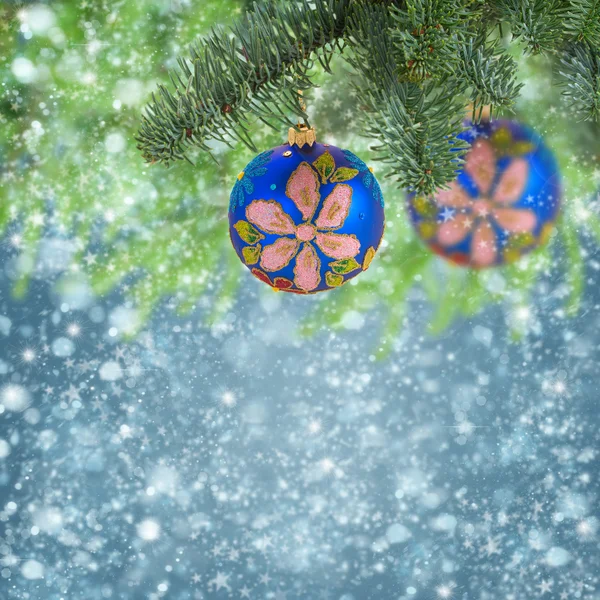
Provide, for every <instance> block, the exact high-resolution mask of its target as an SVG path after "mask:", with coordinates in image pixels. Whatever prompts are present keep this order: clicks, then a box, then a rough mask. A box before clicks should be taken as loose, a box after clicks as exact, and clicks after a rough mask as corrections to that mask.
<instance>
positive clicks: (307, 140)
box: [288, 90, 317, 148]
mask: <svg viewBox="0 0 600 600" xmlns="http://www.w3.org/2000/svg"><path fill="white" fill-rule="evenodd" d="M298 104H299V105H300V110H301V111H302V112H303V113H306V103H305V102H304V94H303V92H302V90H298ZM316 141H317V135H316V132H315V130H314V129H313V128H312V127H311V128H309V127H308V126H307V125H306V124H305V123H300V120H298V126H297V127H290V129H289V131H288V142H289V144H290V146H294V145H296V146H298V147H299V148H302V147H303V146H304V145H306V144H308V145H309V146H310V147H312V146H313V144H314V143H315V142H316Z"/></svg>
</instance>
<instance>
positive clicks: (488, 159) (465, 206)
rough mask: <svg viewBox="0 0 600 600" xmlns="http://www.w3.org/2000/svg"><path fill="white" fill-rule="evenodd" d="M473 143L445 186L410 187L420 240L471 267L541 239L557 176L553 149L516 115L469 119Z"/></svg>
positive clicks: (555, 198)
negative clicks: (432, 189)
mask: <svg viewBox="0 0 600 600" xmlns="http://www.w3.org/2000/svg"><path fill="white" fill-rule="evenodd" d="M467 126H468V127H469V129H467V130H466V131H465V132H463V133H461V134H460V135H459V137H460V138H461V139H464V140H466V141H468V142H469V143H471V149H470V150H469V151H468V153H467V155H466V162H465V164H464V166H463V167H462V170H461V171H460V172H459V173H458V176H457V178H456V179H455V180H454V181H453V182H452V184H451V186H450V189H449V190H444V191H441V192H438V193H437V194H436V195H435V197H433V198H426V197H424V196H418V195H414V194H413V195H411V196H409V200H408V210H409V215H410V218H411V220H412V222H413V224H414V226H415V228H416V230H417V232H418V234H419V236H420V237H421V238H422V239H423V240H424V241H425V243H426V244H427V245H428V246H429V247H430V248H431V249H432V250H433V251H434V252H436V253H437V254H440V255H441V256H443V257H444V258H447V259H448V260H450V261H452V262H455V263H458V264H461V265H469V266H471V267H475V268H483V267H492V266H499V265H503V264H507V263H512V262H514V261H516V260H518V259H519V258H520V257H521V256H523V255H524V254H526V253H528V252H531V251H532V250H534V249H535V248H537V247H538V246H540V245H542V244H544V243H545V242H546V241H547V240H548V238H549V236H550V234H551V232H552V228H553V226H554V221H555V220H556V217H557V216H558V212H559V208H560V200H561V184H560V175H559V172H558V165H557V163H556V160H555V158H554V155H553V154H552V152H550V150H549V149H548V148H547V146H545V145H544V143H543V142H542V140H541V138H540V136H539V135H537V134H536V133H535V132H534V131H532V130H531V129H530V128H529V127H526V126H525V125H522V124H521V123H518V122H516V121H507V120H497V121H493V122H489V121H484V122H481V123H480V124H478V125H473V124H472V123H468V124H467Z"/></svg>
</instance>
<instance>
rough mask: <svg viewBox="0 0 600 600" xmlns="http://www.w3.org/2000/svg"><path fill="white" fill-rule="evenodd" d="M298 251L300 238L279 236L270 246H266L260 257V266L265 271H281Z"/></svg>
mask: <svg viewBox="0 0 600 600" xmlns="http://www.w3.org/2000/svg"><path fill="white" fill-rule="evenodd" d="M296 252H298V240H296V239H293V238H285V237H283V238H279V239H278V240H277V241H276V242H274V243H273V244H271V245H270V246H266V247H265V249H264V250H263V253H262V256H261V257H260V266H261V267H262V268H263V269H264V270H265V271H279V269H283V267H285V266H286V265H287V264H289V262H290V260H292V258H294V256H295V255H296Z"/></svg>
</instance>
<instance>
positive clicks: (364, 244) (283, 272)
mask: <svg viewBox="0 0 600 600" xmlns="http://www.w3.org/2000/svg"><path fill="white" fill-rule="evenodd" d="M383 229H384V211H383V196H382V194H381V189H380V187H379V183H378V182H377V180H376V179H375V176H374V175H373V173H372V172H371V171H370V170H369V168H368V167H367V165H366V164H365V163H364V162H363V161H362V160H361V159H360V158H358V157H357V156H355V155H354V154H352V152H350V151H348V150H340V149H339V148H336V147H335V146H330V145H328V144H318V143H316V141H315V139H314V131H313V130H307V129H306V128H303V129H301V131H300V132H297V131H296V130H293V129H292V130H290V143H289V144H285V145H283V146H278V147H277V148H273V149H272V150H269V151H267V152H263V153H262V154H260V155H259V156H257V157H256V158H255V159H254V160H252V162H250V164H249V165H248V166H247V167H246V169H244V171H243V172H242V173H240V175H239V176H238V181H237V183H236V184H235V186H234V188H233V191H232V193H231V201H230V206H229V233H230V236H231V242H232V243H233V247H234V248H235V251H236V252H237V254H238V256H239V257H240V260H241V261H242V262H243V263H244V264H245V265H246V266H247V267H248V268H249V269H250V270H251V271H252V274H253V275H254V276H255V277H257V278H258V279H260V280H261V281H263V282H265V283H267V284H268V285H270V286H271V287H273V288H275V289H278V290H282V291H286V292H293V293H296V294H312V293H315V292H322V291H326V290H330V289H333V288H337V287H339V286H341V285H343V284H344V283H346V281H348V280H349V279H352V278H353V277H356V275H358V274H359V273H361V272H362V271H365V270H366V269H367V268H368V267H369V265H370V263H371V261H372V260H373V257H374V256H375V253H376V252H377V249H378V248H379V244H380V242H381V238H382V236H383Z"/></svg>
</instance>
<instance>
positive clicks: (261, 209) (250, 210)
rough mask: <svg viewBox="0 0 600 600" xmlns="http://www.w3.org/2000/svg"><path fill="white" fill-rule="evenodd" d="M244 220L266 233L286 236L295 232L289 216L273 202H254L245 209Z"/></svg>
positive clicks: (277, 203)
mask: <svg viewBox="0 0 600 600" xmlns="http://www.w3.org/2000/svg"><path fill="white" fill-rule="evenodd" d="M246 218H247V219H248V221H250V222H251V223H253V224H254V225H256V226H257V227H258V228H259V229H262V230H263V231H265V232H267V233H277V234H279V235H286V234H293V233H294V232H295V231H296V228H295V227H294V222H293V221H292V219H291V218H290V216H289V215H287V214H286V213H285V212H284V211H283V208H281V204H279V202H275V200H254V202H252V203H251V204H250V205H249V206H248V207H247V208H246Z"/></svg>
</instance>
